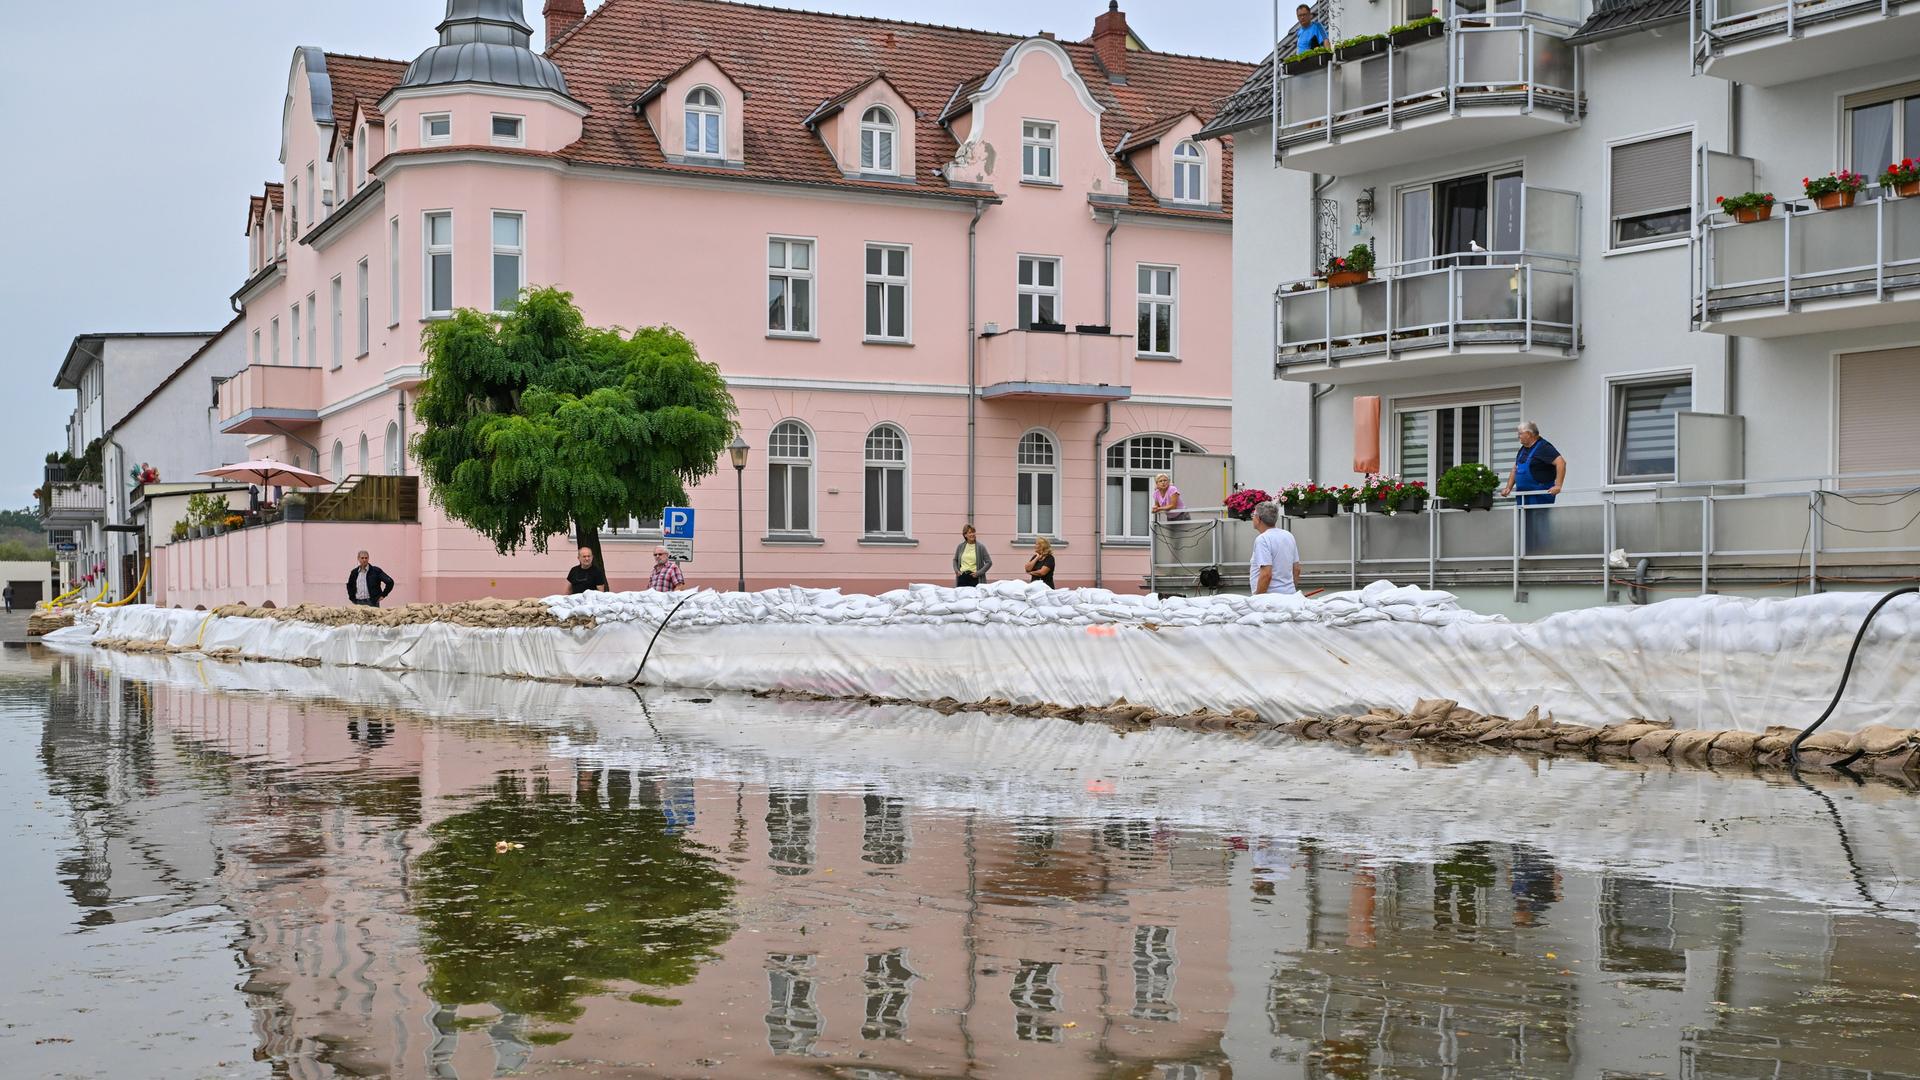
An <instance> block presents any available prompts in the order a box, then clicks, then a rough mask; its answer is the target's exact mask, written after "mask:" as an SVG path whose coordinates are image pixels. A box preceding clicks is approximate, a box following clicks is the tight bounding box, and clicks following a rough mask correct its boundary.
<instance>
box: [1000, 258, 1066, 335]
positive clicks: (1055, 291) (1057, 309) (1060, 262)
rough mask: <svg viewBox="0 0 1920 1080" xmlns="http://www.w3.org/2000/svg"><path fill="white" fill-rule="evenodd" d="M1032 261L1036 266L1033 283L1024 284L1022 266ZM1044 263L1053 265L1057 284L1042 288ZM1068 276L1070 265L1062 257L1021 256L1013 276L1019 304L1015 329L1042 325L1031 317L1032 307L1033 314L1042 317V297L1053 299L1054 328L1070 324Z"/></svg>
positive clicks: (1017, 303)
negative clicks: (1041, 278) (1041, 274)
mask: <svg viewBox="0 0 1920 1080" xmlns="http://www.w3.org/2000/svg"><path fill="white" fill-rule="evenodd" d="M1029 260H1032V261H1033V263H1034V271H1033V282H1032V283H1029V284H1022V283H1021V281H1020V263H1024V262H1027V261H1029ZM1041 263H1052V264H1053V284H1052V285H1051V286H1048V285H1041V284H1040V283H1039V282H1040V264H1041ZM1066 273H1067V262H1066V260H1065V259H1063V258H1061V257H1060V256H1058V255H1029V254H1026V253H1021V254H1020V255H1019V256H1018V261H1017V262H1016V263H1015V264H1014V275H1013V283H1014V290H1015V304H1016V308H1015V315H1014V325H1015V326H1017V327H1019V328H1020V329H1022V330H1025V329H1028V328H1029V327H1031V326H1034V325H1038V323H1039V320H1038V319H1030V318H1028V314H1029V312H1028V308H1029V307H1031V308H1032V309H1033V311H1032V314H1034V315H1038V314H1039V309H1040V305H1039V300H1038V298H1039V297H1046V296H1050V297H1052V298H1053V318H1054V321H1053V323H1052V324H1051V325H1056V326H1065V325H1067V317H1066V306H1067V297H1066V284H1067V283H1066ZM1029 298H1033V299H1032V302H1031V304H1030V303H1029Z"/></svg>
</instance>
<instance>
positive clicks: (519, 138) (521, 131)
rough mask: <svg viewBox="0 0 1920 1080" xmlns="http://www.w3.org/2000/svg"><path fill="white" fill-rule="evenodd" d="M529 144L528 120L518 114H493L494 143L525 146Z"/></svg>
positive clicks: (496, 144) (497, 144)
mask: <svg viewBox="0 0 1920 1080" xmlns="http://www.w3.org/2000/svg"><path fill="white" fill-rule="evenodd" d="M526 144H527V122H526V121H525V120H523V119H522V118H520V117H518V116H502V115H501V114H499V113H495V114H493V145H495V146H525V145H526Z"/></svg>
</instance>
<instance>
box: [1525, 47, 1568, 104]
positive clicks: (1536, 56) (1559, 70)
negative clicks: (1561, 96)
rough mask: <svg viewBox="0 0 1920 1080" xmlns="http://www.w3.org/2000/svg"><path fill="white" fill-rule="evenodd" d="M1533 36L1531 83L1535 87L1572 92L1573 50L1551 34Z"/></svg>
mask: <svg viewBox="0 0 1920 1080" xmlns="http://www.w3.org/2000/svg"><path fill="white" fill-rule="evenodd" d="M1531 36H1532V38H1533V84H1534V87H1535V88H1536V89H1541V90H1558V91H1561V92H1562V93H1567V94H1571V93H1573V50H1572V49H1571V48H1569V47H1568V46H1567V43H1566V42H1564V41H1561V40H1560V39H1559V38H1557V37H1554V36H1552V35H1551V34H1541V33H1536V34H1533V35H1531Z"/></svg>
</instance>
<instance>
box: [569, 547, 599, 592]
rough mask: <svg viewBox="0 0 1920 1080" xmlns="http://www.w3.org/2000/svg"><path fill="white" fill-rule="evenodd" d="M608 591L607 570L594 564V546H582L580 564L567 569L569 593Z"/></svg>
mask: <svg viewBox="0 0 1920 1080" xmlns="http://www.w3.org/2000/svg"><path fill="white" fill-rule="evenodd" d="M607 591H608V589H607V572H606V571H605V570H603V569H601V568H600V567H599V566H596V565H594V561H593V549H592V548H590V547H583V548H581V549H580V565H579V566H576V567H574V568H573V569H571V570H569V571H567V592H568V594H569V595H572V594H576V593H583V592H607Z"/></svg>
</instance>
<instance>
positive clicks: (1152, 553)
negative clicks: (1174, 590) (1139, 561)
mask: <svg viewBox="0 0 1920 1080" xmlns="http://www.w3.org/2000/svg"><path fill="white" fill-rule="evenodd" d="M1036 524H1037V523H1036ZM1147 591H1148V592H1150V593H1155V594H1157V593H1159V591H1160V523H1159V522H1157V521H1152V520H1149V521H1148V522H1147Z"/></svg>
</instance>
